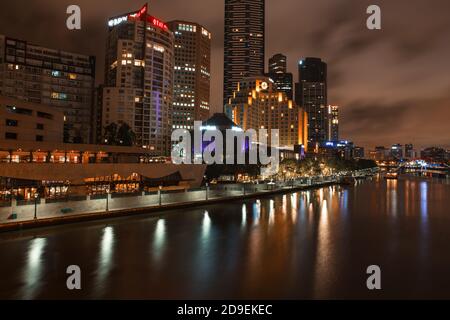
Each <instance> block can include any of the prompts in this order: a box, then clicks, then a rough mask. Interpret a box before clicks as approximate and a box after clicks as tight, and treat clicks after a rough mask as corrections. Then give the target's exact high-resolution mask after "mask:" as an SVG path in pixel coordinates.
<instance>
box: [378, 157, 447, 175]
mask: <svg viewBox="0 0 450 320" xmlns="http://www.w3.org/2000/svg"><path fill="white" fill-rule="evenodd" d="M378 166H379V167H380V168H381V169H386V170H387V171H392V172H397V173H399V174H401V173H420V174H421V175H431V176H435V175H436V176H444V177H449V176H450V166H449V165H448V164H446V163H427V162H425V161H423V160H414V161H408V162H381V163H379V164H378Z"/></svg>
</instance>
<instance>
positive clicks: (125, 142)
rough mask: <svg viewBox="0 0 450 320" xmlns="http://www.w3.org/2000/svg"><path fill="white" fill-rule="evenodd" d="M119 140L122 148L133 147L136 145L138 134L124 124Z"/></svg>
mask: <svg viewBox="0 0 450 320" xmlns="http://www.w3.org/2000/svg"><path fill="white" fill-rule="evenodd" d="M117 140H118V142H119V145H121V146H129V147H130V146H133V145H134V144H135V143H136V134H135V133H134V132H133V130H132V129H131V127H130V126H129V125H128V124H127V123H123V124H122V125H121V126H120V128H119V131H118V132H117Z"/></svg>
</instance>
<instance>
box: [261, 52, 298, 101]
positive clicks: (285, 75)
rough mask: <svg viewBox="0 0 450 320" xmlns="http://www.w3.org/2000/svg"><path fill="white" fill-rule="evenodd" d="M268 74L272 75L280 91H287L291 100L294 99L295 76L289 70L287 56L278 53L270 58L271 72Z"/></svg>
mask: <svg viewBox="0 0 450 320" xmlns="http://www.w3.org/2000/svg"><path fill="white" fill-rule="evenodd" d="M267 76H268V77H270V78H271V79H272V80H273V81H274V83H275V87H276V89H277V90H278V91H282V92H284V93H286V95H287V96H288V98H289V99H290V100H292V99H293V76H292V73H289V72H287V57H286V56H285V55H283V54H281V53H278V54H276V55H274V56H273V57H271V58H270V59H269V72H268V73H267Z"/></svg>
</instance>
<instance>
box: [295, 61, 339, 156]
mask: <svg viewBox="0 0 450 320" xmlns="http://www.w3.org/2000/svg"><path fill="white" fill-rule="evenodd" d="M298 79H299V82H298V83H297V84H296V86H295V102H296V103H297V104H298V105H299V106H302V107H304V108H305V110H306V113H307V114H308V147H309V149H310V150H313V149H314V148H316V147H317V146H319V145H320V144H322V143H324V142H326V141H327V140H328V137H329V136H330V133H329V113H328V104H327V64H326V63H325V62H323V61H322V60H321V59H320V58H305V59H302V60H300V61H299V65H298Z"/></svg>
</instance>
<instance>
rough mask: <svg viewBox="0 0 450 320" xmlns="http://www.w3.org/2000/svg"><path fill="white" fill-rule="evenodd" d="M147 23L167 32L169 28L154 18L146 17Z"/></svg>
mask: <svg viewBox="0 0 450 320" xmlns="http://www.w3.org/2000/svg"><path fill="white" fill-rule="evenodd" d="M148 21H149V22H150V23H151V24H152V25H154V26H155V27H158V28H161V29H164V30H167V29H169V27H167V24H165V23H164V22H162V21H161V20H159V19H157V18H155V17H150V16H149V17H148Z"/></svg>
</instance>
